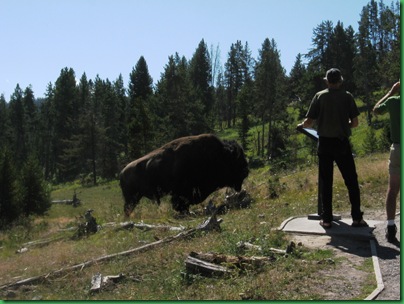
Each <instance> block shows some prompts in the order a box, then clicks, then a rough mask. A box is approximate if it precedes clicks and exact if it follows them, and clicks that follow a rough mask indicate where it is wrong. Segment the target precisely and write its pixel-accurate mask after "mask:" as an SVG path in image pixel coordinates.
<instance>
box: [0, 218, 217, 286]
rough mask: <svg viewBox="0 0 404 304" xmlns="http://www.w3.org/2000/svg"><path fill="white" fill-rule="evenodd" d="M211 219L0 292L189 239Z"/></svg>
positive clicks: (24, 281)
mask: <svg viewBox="0 0 404 304" xmlns="http://www.w3.org/2000/svg"><path fill="white" fill-rule="evenodd" d="M212 218H213V217H211V218H209V219H208V220H207V221H205V222H204V224H203V225H199V226H198V227H197V228H192V229H189V230H187V231H183V232H180V233H178V234H177V235H175V236H169V237H166V238H164V239H161V240H158V241H156V242H152V243H149V244H146V245H143V246H140V247H136V248H132V249H129V250H126V251H122V252H118V253H113V254H109V255H105V256H102V257H99V258H96V259H92V260H89V261H86V262H83V263H80V264H76V265H73V266H70V267H67V268H61V269H59V270H56V271H52V272H49V273H47V274H44V275H39V276H36V277H32V278H27V279H23V280H20V281H17V282H12V283H8V284H4V285H1V286H0V290H3V289H6V288H10V287H17V286H21V285H27V284H34V283H37V282H40V281H44V280H46V279H49V278H51V277H52V278H55V277H59V276H62V275H65V274H66V273H69V272H73V271H77V270H82V269H83V268H84V267H88V266H91V265H93V264H99V263H101V262H105V261H109V260H112V259H114V258H116V257H122V256H127V255H131V254H135V253H140V252H143V251H147V250H149V249H152V248H154V247H157V246H159V245H162V244H166V243H170V242H172V241H174V240H177V239H182V238H186V237H189V236H191V235H193V234H194V233H195V232H197V231H199V230H204V229H205V228H206V226H209V222H210V221H216V223H217V220H216V217H215V218H214V219H212Z"/></svg>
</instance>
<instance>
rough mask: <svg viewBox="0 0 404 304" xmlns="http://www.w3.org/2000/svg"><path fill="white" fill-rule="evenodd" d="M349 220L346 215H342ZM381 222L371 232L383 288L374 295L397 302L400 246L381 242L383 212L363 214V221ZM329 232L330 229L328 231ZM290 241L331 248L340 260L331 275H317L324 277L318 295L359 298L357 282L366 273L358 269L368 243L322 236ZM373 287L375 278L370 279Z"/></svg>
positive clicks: (368, 251) (366, 254) (295, 237)
mask: <svg viewBox="0 0 404 304" xmlns="http://www.w3.org/2000/svg"><path fill="white" fill-rule="evenodd" d="M342 217H343V218H349V216H348V215H342ZM366 219H369V220H377V221H382V224H379V225H376V229H375V230H374V231H373V234H374V236H375V239H374V241H375V244H376V252H377V257H378V262H379V269H380V272H381V275H382V280H383V284H384V289H383V290H382V291H381V292H380V293H379V294H378V295H377V297H376V298H375V300H400V244H397V245H394V244H390V243H388V242H387V241H386V239H385V228H386V227H385V226H386V224H385V213H384V212H383V211H372V212H371V211H367V212H366V215H365V220H366ZM396 225H397V229H398V232H397V238H398V239H400V215H397V217H396ZM331 229H332V228H331ZM291 240H293V241H295V242H301V243H302V244H303V245H304V246H306V247H308V248H314V249H316V248H317V249H331V250H333V251H334V252H335V254H336V258H340V257H341V258H342V261H343V262H342V263H338V266H337V267H335V269H333V270H332V272H331V271H330V272H328V273H327V272H324V273H321V275H322V276H324V284H322V285H321V286H319V288H321V292H320V291H319V293H320V294H323V295H325V296H326V299H327V300H349V299H352V298H358V297H360V296H361V290H360V288H358V286H357V285H358V282H361V281H363V279H364V277H366V272H364V271H362V270H360V269H361V268H360V267H359V266H360V265H362V264H363V262H364V260H365V259H367V258H371V257H372V251H371V245H370V241H369V240H361V239H355V238H347V237H342V236H332V237H331V236H326V235H321V236H318V235H296V234H294V235H291ZM374 280H375V281H374V284H375V286H376V275H375V279H374Z"/></svg>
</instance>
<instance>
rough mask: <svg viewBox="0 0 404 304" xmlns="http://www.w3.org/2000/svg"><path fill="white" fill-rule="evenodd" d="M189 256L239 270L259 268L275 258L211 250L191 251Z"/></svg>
mask: <svg viewBox="0 0 404 304" xmlns="http://www.w3.org/2000/svg"><path fill="white" fill-rule="evenodd" d="M189 256H190V257H192V258H196V259H200V260H203V261H205V262H209V263H213V264H219V265H221V264H225V265H232V266H233V267H236V268H239V269H241V270H244V269H246V268H248V269H251V267H253V268H259V267H261V266H263V265H264V264H265V263H268V262H271V261H274V260H275V258H274V257H272V256H233V255H225V254H217V253H211V252H210V253H201V252H191V253H190V254H189Z"/></svg>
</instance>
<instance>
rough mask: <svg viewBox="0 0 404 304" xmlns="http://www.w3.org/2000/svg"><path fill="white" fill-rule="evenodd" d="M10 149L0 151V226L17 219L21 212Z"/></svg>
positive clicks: (3, 226) (2, 226)
mask: <svg viewBox="0 0 404 304" xmlns="http://www.w3.org/2000/svg"><path fill="white" fill-rule="evenodd" d="M13 164H14V161H13V158H12V156H11V151H10V150H8V149H5V150H3V151H0V228H5V227H6V226H7V225H9V224H10V223H12V222H13V221H14V220H15V219H17V218H18V217H19V216H20V214H21V212H22V208H21V204H20V197H19V193H21V191H20V190H19V187H18V181H17V175H16V171H15V167H14V165H13Z"/></svg>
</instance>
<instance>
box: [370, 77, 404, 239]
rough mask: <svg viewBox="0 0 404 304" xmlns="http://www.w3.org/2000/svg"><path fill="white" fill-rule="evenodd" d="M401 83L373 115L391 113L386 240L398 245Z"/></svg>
mask: <svg viewBox="0 0 404 304" xmlns="http://www.w3.org/2000/svg"><path fill="white" fill-rule="evenodd" d="M397 93H400V81H399V82H396V83H395V84H394V85H393V86H392V88H391V89H390V91H389V92H388V93H387V94H386V95H385V96H384V97H383V98H382V99H380V100H379V101H378V102H377V103H376V105H375V107H374V108H373V113H375V114H376V115H377V114H384V113H386V112H389V115H390V139H391V141H392V145H391V147H390V158H389V185H388V188H387V195H386V214H387V229H386V238H387V241H388V242H390V243H397V242H398V240H397V238H396V232H397V227H396V223H395V217H396V208H397V196H398V193H399V192H400V164H401V160H400V113H401V112H400V110H401V109H400V103H401V98H400V94H398V95H396V96H394V95H395V94H397Z"/></svg>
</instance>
